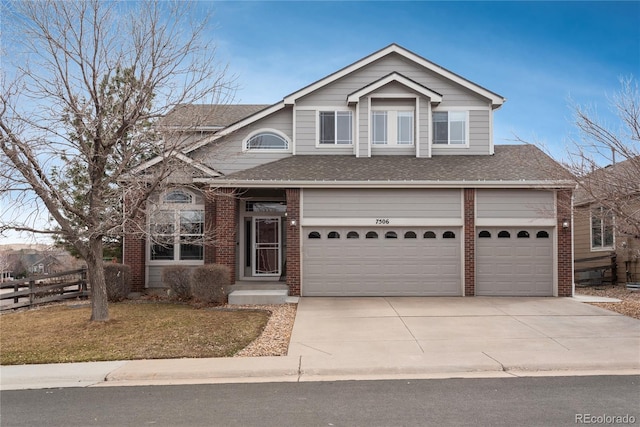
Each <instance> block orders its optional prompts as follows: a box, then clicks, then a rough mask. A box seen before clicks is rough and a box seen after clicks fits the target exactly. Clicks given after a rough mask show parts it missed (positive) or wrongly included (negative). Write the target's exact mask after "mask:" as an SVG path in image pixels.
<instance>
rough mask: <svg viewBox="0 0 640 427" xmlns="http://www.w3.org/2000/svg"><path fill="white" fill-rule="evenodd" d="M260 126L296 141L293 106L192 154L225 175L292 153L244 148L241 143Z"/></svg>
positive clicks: (195, 158) (194, 157)
mask: <svg viewBox="0 0 640 427" xmlns="http://www.w3.org/2000/svg"><path fill="white" fill-rule="evenodd" d="M260 129H276V130H278V131H280V132H282V133H284V134H285V135H287V138H288V139H289V142H290V143H291V144H292V143H293V115H292V109H291V108H284V109H282V110H280V111H277V112H275V113H273V114H271V115H270V116H268V117H265V118H264V119H261V120H259V121H257V122H255V123H252V124H251V125H249V126H246V127H243V128H242V129H240V130H238V131H237V132H234V133H232V134H230V135H227V136H225V137H223V138H221V139H219V140H217V141H214V142H212V143H210V144H207V145H206V146H204V147H202V148H200V149H198V150H197V151H196V152H194V153H193V154H192V155H191V157H192V158H193V159H194V160H197V161H200V162H203V163H204V164H205V165H207V166H208V167H210V168H212V169H215V170H217V171H219V172H222V173H223V174H225V175H228V174H231V173H234V172H239V171H242V170H245V169H250V168H253V167H256V166H259V165H262V164H265V163H269V162H273V161H276V160H280V159H283V158H285V157H289V156H291V153H273V152H268V151H262V152H260V151H251V152H243V151H242V142H243V141H244V139H245V138H246V137H247V136H248V135H249V134H250V133H251V132H254V131H257V130H260Z"/></svg>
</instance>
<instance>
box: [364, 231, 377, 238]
mask: <svg viewBox="0 0 640 427" xmlns="http://www.w3.org/2000/svg"><path fill="white" fill-rule="evenodd" d="M365 237H366V238H367V239H377V238H378V233H376V232H375V231H369V232H367V235H366V236H365Z"/></svg>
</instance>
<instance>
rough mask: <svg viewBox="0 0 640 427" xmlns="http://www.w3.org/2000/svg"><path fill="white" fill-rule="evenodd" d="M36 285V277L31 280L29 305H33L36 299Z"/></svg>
mask: <svg viewBox="0 0 640 427" xmlns="http://www.w3.org/2000/svg"><path fill="white" fill-rule="evenodd" d="M35 287H36V281H35V280H34V279H31V280H29V307H31V306H32V305H33V301H34V300H35Z"/></svg>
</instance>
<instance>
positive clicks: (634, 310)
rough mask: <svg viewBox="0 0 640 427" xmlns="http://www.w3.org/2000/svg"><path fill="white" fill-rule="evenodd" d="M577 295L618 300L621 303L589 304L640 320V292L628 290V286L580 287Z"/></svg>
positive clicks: (577, 289)
mask: <svg viewBox="0 0 640 427" xmlns="http://www.w3.org/2000/svg"><path fill="white" fill-rule="evenodd" d="M576 294H578V295H593V296H598V297H607V298H617V299H619V300H621V302H593V303H589V304H592V305H595V306H598V307H602V308H604V309H607V310H611V311H615V312H616V313H620V314H624V315H625V316H629V317H633V318H635V319H640V291H632V290H630V289H627V287H626V285H606V286H605V285H602V286H590V287H580V288H576Z"/></svg>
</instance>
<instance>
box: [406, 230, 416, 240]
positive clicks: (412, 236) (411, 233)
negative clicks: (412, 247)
mask: <svg viewBox="0 0 640 427" xmlns="http://www.w3.org/2000/svg"><path fill="white" fill-rule="evenodd" d="M417 237H418V236H417V235H416V233H415V231H407V232H406V233H404V238H405V239H415V238H417Z"/></svg>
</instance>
